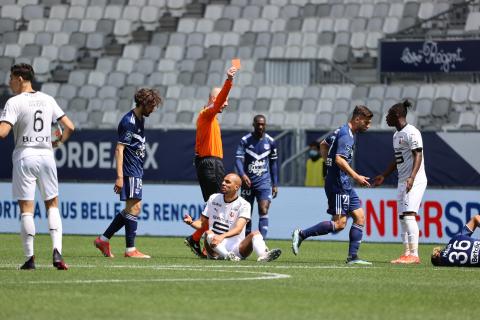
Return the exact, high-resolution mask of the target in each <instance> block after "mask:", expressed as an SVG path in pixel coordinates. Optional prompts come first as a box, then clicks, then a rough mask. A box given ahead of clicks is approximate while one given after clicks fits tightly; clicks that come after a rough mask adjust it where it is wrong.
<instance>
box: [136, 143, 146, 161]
mask: <svg viewBox="0 0 480 320" xmlns="http://www.w3.org/2000/svg"><path fill="white" fill-rule="evenodd" d="M135 155H136V156H137V157H139V158H141V159H143V158H145V145H144V144H142V145H141V146H140V148H138V149H137V150H135Z"/></svg>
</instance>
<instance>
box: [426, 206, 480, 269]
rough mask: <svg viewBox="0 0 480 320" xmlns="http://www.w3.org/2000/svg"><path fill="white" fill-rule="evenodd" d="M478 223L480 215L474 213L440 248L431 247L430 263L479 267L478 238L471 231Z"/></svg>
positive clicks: (479, 246)
mask: <svg viewBox="0 0 480 320" xmlns="http://www.w3.org/2000/svg"><path fill="white" fill-rule="evenodd" d="M479 225H480V215H476V216H475V217H473V218H472V219H470V221H469V222H468V223H467V224H466V225H465V226H464V227H463V229H462V231H461V233H460V234H459V235H456V236H454V237H453V238H452V239H451V240H450V242H449V243H448V244H447V246H446V247H445V248H444V249H443V250H442V249H441V248H440V247H435V248H433V253H432V257H431V260H432V264H433V265H434V266H445V267H480V263H479V261H478V260H479V258H480V257H479V251H480V239H475V238H472V237H471V236H472V233H473V232H474V231H475V229H476V228H477V227H478V226H479Z"/></svg>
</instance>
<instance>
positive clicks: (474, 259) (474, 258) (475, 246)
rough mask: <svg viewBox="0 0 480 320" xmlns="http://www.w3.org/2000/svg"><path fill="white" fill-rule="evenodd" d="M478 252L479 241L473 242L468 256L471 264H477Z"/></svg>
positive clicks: (479, 248) (479, 250)
mask: <svg viewBox="0 0 480 320" xmlns="http://www.w3.org/2000/svg"><path fill="white" fill-rule="evenodd" d="M479 252H480V241H475V242H474V243H473V248H472V253H471V255H470V260H471V261H472V263H478V253H479Z"/></svg>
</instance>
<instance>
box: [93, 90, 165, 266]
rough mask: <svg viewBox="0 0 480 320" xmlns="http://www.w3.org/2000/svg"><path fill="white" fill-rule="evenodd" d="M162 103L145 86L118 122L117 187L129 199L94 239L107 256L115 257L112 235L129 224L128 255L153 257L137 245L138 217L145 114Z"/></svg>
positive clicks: (126, 229)
mask: <svg viewBox="0 0 480 320" xmlns="http://www.w3.org/2000/svg"><path fill="white" fill-rule="evenodd" d="M161 103H162V98H161V97H160V95H159V94H158V92H157V91H155V90H153V89H147V88H143V89H140V90H138V91H137V92H136V93H135V108H134V109H132V110H130V111H129V112H127V114H125V115H124V116H123V117H122V120H120V124H119V125H118V143H117V147H116V149H115V159H116V164H117V169H116V170H117V179H116V180H115V186H114V187H113V190H114V191H115V193H118V194H120V200H122V201H125V209H123V210H122V211H121V212H119V213H118V214H117V215H116V216H115V218H114V219H113V221H112V222H111V223H110V225H109V226H108V228H107V230H105V232H104V233H103V234H102V235H101V236H99V237H97V238H96V239H95V241H94V245H95V247H97V248H98V249H99V250H100V251H101V252H102V253H103V255H104V256H105V257H111V258H113V254H112V251H111V250H110V242H109V240H110V238H111V237H112V236H113V235H114V234H115V233H116V232H117V231H118V230H120V229H121V228H122V227H124V226H125V242H126V249H125V257H129V258H143V259H148V258H150V256H149V255H146V254H144V253H142V252H140V251H139V250H137V249H136V247H135V236H136V233H137V219H138V216H139V215H140V212H141V208H142V177H143V162H144V159H145V135H144V122H145V117H148V116H150V114H151V113H152V112H154V111H155V110H157V108H158V105H159V104H161Z"/></svg>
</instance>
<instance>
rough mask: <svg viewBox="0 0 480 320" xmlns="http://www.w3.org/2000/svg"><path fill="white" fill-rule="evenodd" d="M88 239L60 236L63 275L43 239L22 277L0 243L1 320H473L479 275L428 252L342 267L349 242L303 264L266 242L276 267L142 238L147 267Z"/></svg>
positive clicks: (313, 252)
mask: <svg viewBox="0 0 480 320" xmlns="http://www.w3.org/2000/svg"><path fill="white" fill-rule="evenodd" d="M93 239H94V237H93V236H65V237H64V257H65V260H66V262H67V263H68V264H69V265H70V270H68V271H57V270H55V269H54V268H53V267H52V266H51V248H50V246H51V242H50V238H49V236H48V235H39V236H37V237H36V240H35V251H36V257H37V259H36V263H37V270H35V271H20V270H18V266H19V265H20V264H21V263H23V260H24V259H23V256H22V247H21V242H20V237H19V235H16V234H2V235H0V243H1V244H2V245H1V246H0V319H5V320H7V319H35V320H41V319H49V320H50V319H66V320H70V319H82V320H85V319H209V320H210V319H242V320H244V319H382V320H383V319H422V320H425V319H477V318H478V295H479V288H480V277H479V275H480V273H479V272H480V271H479V270H478V269H476V268H472V269H466V268H465V269H462V268H434V267H432V266H431V264H430V262H429V258H428V257H429V253H430V252H431V248H432V247H433V245H422V246H421V248H420V250H421V257H422V263H421V264H420V265H410V266H401V265H390V264H389V263H388V261H390V260H391V259H392V258H396V257H397V256H398V255H399V253H400V252H401V248H402V246H401V244H378V243H363V244H362V248H361V256H362V257H363V258H365V259H368V260H370V261H372V262H373V266H372V267H348V266H346V265H345V263H344V259H345V256H346V251H347V246H348V243H346V242H322V241H305V242H304V243H303V244H302V246H301V248H300V254H299V256H294V255H293V254H292V253H291V250H290V242H289V241H268V245H269V247H270V248H273V247H279V248H281V249H282V250H283V254H282V256H281V257H280V258H279V259H278V260H277V261H274V262H271V263H266V264H265V263H264V264H259V263H257V262H256V261H255V260H254V259H253V257H250V258H249V259H248V260H246V261H242V262H239V263H234V262H230V261H207V260H200V259H198V258H196V257H194V256H193V254H192V253H191V252H190V250H189V249H188V248H187V247H185V245H184V244H183V238H166V237H138V238H137V242H136V244H137V247H138V248H139V249H141V250H142V251H143V252H145V253H148V254H151V255H152V259H150V260H133V259H127V258H124V257H123V247H124V240H123V236H118V237H115V238H114V239H113V240H112V248H113V252H114V253H115V254H116V257H115V258H114V259H108V258H104V257H102V256H101V255H100V252H99V251H98V250H97V249H95V248H94V247H93V244H92V242H93Z"/></svg>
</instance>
